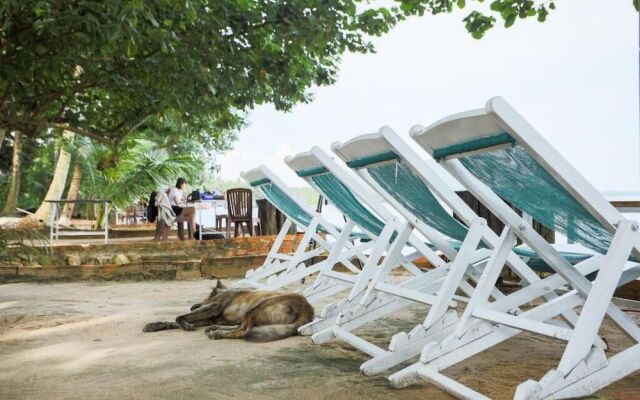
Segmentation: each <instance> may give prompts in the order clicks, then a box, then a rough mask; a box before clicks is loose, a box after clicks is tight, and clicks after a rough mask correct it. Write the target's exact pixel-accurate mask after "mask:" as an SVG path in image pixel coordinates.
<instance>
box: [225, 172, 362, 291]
mask: <svg viewBox="0 0 640 400" xmlns="http://www.w3.org/2000/svg"><path fill="white" fill-rule="evenodd" d="M241 176H242V178H243V179H244V180H246V181H247V182H249V183H251V182H256V181H260V180H263V179H267V180H269V181H270V183H271V184H273V185H276V186H277V187H278V188H279V189H280V190H281V191H283V192H284V193H285V194H286V195H287V196H288V197H289V198H290V199H291V200H293V201H294V202H295V203H296V204H297V206H298V207H300V208H301V209H303V210H304V211H305V212H306V213H307V214H309V215H310V216H313V217H312V220H311V223H310V224H309V225H308V226H303V225H302V224H298V225H297V227H298V228H299V229H300V230H302V231H303V236H302V239H301V240H300V242H299V243H298V246H297V247H296V249H295V251H294V252H293V254H291V253H288V252H281V248H282V244H283V243H284V239H285V238H286V236H287V234H288V232H289V229H290V228H291V225H292V224H293V221H294V220H293V219H292V218H291V216H289V215H287V214H286V212H285V210H283V209H280V210H281V211H282V212H283V213H285V215H287V219H286V220H285V223H284V224H283V226H282V228H281V229H280V232H279V233H278V236H277V237H276V240H275V242H274V243H273V245H272V246H271V249H270V251H269V254H268V255H267V257H266V259H265V261H264V263H263V264H262V266H260V267H258V268H256V269H252V270H249V271H247V273H246V275H245V278H244V279H243V280H241V281H238V282H236V283H235V284H234V285H233V286H234V287H246V286H249V287H253V288H256V289H260V290H276V289H280V288H282V287H285V286H287V285H290V284H292V283H294V282H298V281H300V280H302V279H303V278H306V277H309V276H311V275H313V274H315V273H317V272H319V271H321V270H323V269H325V266H326V265H328V264H331V266H333V265H334V264H336V263H342V264H343V265H345V266H346V267H347V268H349V269H350V270H352V271H354V272H355V273H357V272H358V271H359V269H358V268H357V267H356V266H355V265H353V263H352V262H351V260H352V259H353V258H354V257H355V258H358V259H360V260H361V261H362V262H364V261H366V259H367V258H366V255H365V252H366V251H368V250H369V249H370V248H371V247H372V243H354V242H353V238H352V237H351V233H352V227H353V224H350V223H347V224H346V225H345V227H344V228H343V229H341V230H340V231H338V229H337V228H336V227H334V226H333V225H332V224H331V223H329V222H328V221H327V220H326V219H325V218H324V217H323V216H322V215H321V214H320V213H318V212H316V211H314V210H311V209H310V208H309V207H307V206H306V205H305V204H304V203H303V202H301V201H300V200H299V199H298V198H297V196H296V195H295V194H294V193H293V191H291V189H289V188H288V187H287V185H285V183H284V182H283V181H282V180H281V179H280V178H278V176H277V175H275V174H274V173H273V172H271V171H270V170H269V168H267V167H265V166H260V167H259V168H256V169H252V170H250V171H247V172H242V173H241ZM259 186H260V185H258V188H257V189H258V190H260V188H259ZM273 205H274V206H275V207H277V208H278V205H277V204H273ZM320 226H321V227H322V228H323V229H324V230H325V231H326V234H320V233H319V231H318V229H319V227H320ZM332 239H333V240H332ZM312 242H315V244H316V246H317V247H315V248H313V247H312V246H311V244H312ZM327 252H328V256H327V258H325V259H324V260H322V261H320V262H317V263H310V264H309V265H307V261H309V260H313V258H315V257H318V256H321V255H323V254H324V253H327ZM343 275H345V276H344V277H342V278H343V279H342V280H340V279H337V278H335V279H333V280H332V281H331V282H326V281H323V282H324V284H323V285H317V284H316V285H311V286H312V287H310V288H308V289H307V290H306V291H305V296H306V297H307V300H309V301H310V302H316V301H318V300H321V299H323V298H325V297H328V296H331V295H333V294H335V293H337V292H340V291H342V290H345V289H347V288H348V287H349V286H350V285H348V284H344V283H343V282H344V281H347V282H349V283H350V281H351V280H353V278H351V277H349V276H348V275H346V274H343Z"/></svg>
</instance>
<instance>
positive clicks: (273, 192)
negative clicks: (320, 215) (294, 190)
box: [258, 182, 312, 226]
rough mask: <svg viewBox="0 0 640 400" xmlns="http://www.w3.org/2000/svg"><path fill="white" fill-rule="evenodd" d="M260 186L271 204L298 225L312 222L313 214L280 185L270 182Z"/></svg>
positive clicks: (306, 224)
mask: <svg viewBox="0 0 640 400" xmlns="http://www.w3.org/2000/svg"><path fill="white" fill-rule="evenodd" d="M258 188H259V189H260V191H261V192H262V194H264V197H266V198H267V200H269V201H270V202H271V204H273V205H274V206H276V208H278V209H279V210H280V211H282V212H283V213H284V214H285V215H286V216H287V217H289V218H291V219H292V220H293V221H294V222H295V223H296V225H300V226H309V225H310V224H311V220H312V217H311V215H309V213H308V212H306V211H305V210H304V209H303V208H302V207H300V206H299V205H298V203H296V202H295V201H294V200H293V199H292V198H291V197H289V195H287V194H286V193H285V192H284V191H283V190H282V189H280V188H279V187H278V186H276V185H274V184H273V183H270V182H269V183H266V184H263V185H260V186H258Z"/></svg>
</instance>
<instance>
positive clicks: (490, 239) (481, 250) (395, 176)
mask: <svg viewBox="0 0 640 400" xmlns="http://www.w3.org/2000/svg"><path fill="white" fill-rule="evenodd" d="M332 149H333V151H334V152H335V153H336V154H337V155H338V156H339V157H340V158H342V159H343V160H344V161H345V162H346V164H347V165H348V166H349V167H350V168H352V169H354V170H355V171H356V172H357V173H358V175H359V176H360V177H361V178H362V179H363V180H364V181H365V182H367V183H368V184H369V185H370V186H371V187H372V188H374V189H375V190H376V192H377V193H379V194H380V195H381V196H382V197H384V198H385V199H386V200H387V201H388V202H389V203H390V204H392V205H393V206H394V208H395V209H396V210H398V212H400V214H402V216H403V217H404V218H405V219H406V220H407V221H410V222H409V223H410V224H411V225H412V226H413V229H415V230H417V231H418V232H420V233H422V234H423V235H424V236H425V237H426V238H427V239H429V241H430V242H431V243H432V246H433V247H434V248H437V249H438V250H440V251H441V252H442V254H444V255H445V256H446V257H447V258H448V259H449V260H452V261H451V262H450V264H449V265H450V269H449V271H448V273H447V276H446V279H445V282H444V284H443V285H442V287H441V288H440V291H439V292H438V302H437V303H436V304H435V305H434V306H433V307H431V308H430V309H429V311H428V313H427V315H426V318H425V320H424V322H423V323H422V324H420V325H418V326H416V327H415V328H414V329H413V330H412V331H411V332H410V333H409V334H407V333H405V332H400V333H398V334H396V335H395V336H394V337H393V338H392V340H391V343H390V347H389V350H388V351H384V352H381V353H380V354H379V355H376V356H374V357H373V358H372V359H371V360H369V361H367V362H366V363H364V364H363V365H362V367H361V370H362V372H363V373H364V374H366V375H370V374H375V373H379V372H382V371H384V370H386V369H388V368H391V367H393V366H395V365H397V364H399V363H401V362H403V361H406V360H408V359H409V358H411V357H413V356H416V355H418V354H419V353H420V351H421V350H422V347H423V346H424V345H425V344H426V343H428V342H431V341H438V340H440V339H442V338H444V337H445V336H446V335H448V334H449V333H451V331H452V329H453V327H454V326H455V324H456V323H457V321H458V318H457V317H458V316H457V313H456V311H455V310H451V309H449V310H448V309H447V307H446V304H447V302H449V301H451V300H452V299H453V296H454V294H455V292H456V290H458V289H460V290H462V291H464V292H466V293H471V292H472V290H473V289H472V288H471V286H470V284H473V285H475V284H476V281H477V279H478V277H479V273H480V271H481V270H482V269H481V268H482V266H483V265H484V263H476V264H475V265H474V264H473V263H472V262H471V260H485V261H486V259H487V258H488V257H489V256H490V254H491V251H490V250H489V249H492V248H494V247H495V245H496V244H497V243H498V236H497V235H496V234H495V233H494V232H493V231H492V230H491V229H489V228H487V226H486V223H485V222H484V220H483V219H481V218H479V217H478V216H477V215H476V214H475V213H474V212H473V211H472V210H471V208H470V207H469V206H468V205H467V204H466V203H465V202H464V201H462V199H461V198H460V197H459V196H458V195H457V194H456V193H455V192H453V190H451V189H450V188H449V186H448V185H447V184H446V183H445V182H444V181H443V180H442V179H441V178H440V177H439V176H438V174H437V173H436V172H435V171H434V170H433V169H432V168H431V167H429V166H428V165H427V164H426V163H425V162H424V161H423V160H422V159H421V158H420V157H419V155H418V154H417V153H415V152H414V151H413V150H412V149H411V148H410V147H409V146H408V145H407V143H405V142H404V141H403V140H402V139H401V138H400V137H398V135H396V134H395V132H393V130H392V129H391V128H389V127H383V128H381V129H380V130H379V132H378V133H374V134H367V135H362V136H358V137H356V138H354V139H351V140H349V141H348V142H346V143H344V144H341V143H334V144H333V146H332ZM438 199H441V200H440V201H439V200H438ZM443 204H444V205H445V206H446V207H448V209H449V210H450V211H449V210H447V209H445V207H443ZM452 212H453V213H455V215H456V216H458V218H459V219H458V220H457V219H456V218H454V216H453V214H452ZM460 221H462V222H460ZM514 250H515V251H516V252H520V251H519V249H514ZM524 255H525V256H528V255H529V254H524ZM526 258H527V260H529V261H530V260H531V257H526ZM507 264H508V266H509V267H510V268H511V269H512V271H513V272H514V273H515V274H516V275H518V276H519V277H520V278H521V279H522V280H523V281H524V282H527V283H533V282H536V281H538V280H540V278H539V277H538V275H537V274H536V273H535V272H533V271H532V270H531V269H530V268H529V267H528V266H527V265H526V264H525V263H524V261H523V260H522V259H520V258H519V257H518V255H516V254H515V253H511V254H509V255H508V259H507ZM385 278H386V277H385V276H383V275H382V274H381V275H378V276H376V279H375V280H372V282H371V283H370V287H371V288H373V287H375V285H377V283H378V282H380V281H384V279H385ZM492 296H493V297H494V298H501V297H503V295H502V293H500V292H499V291H498V290H497V289H494V290H493V292H492ZM568 317H569V318H571V319H572V320H573V321H575V320H577V315H575V314H573V315H569V316H568ZM445 327H446V329H445ZM434 332H438V333H437V334H434Z"/></svg>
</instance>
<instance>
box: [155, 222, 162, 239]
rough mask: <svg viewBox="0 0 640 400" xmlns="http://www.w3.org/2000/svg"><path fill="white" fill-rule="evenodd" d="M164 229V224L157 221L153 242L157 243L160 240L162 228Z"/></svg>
mask: <svg viewBox="0 0 640 400" xmlns="http://www.w3.org/2000/svg"><path fill="white" fill-rule="evenodd" d="M163 227H164V222H162V221H160V220H158V221H156V233H155V235H154V236H153V240H155V241H158V240H160V239H162V228H163Z"/></svg>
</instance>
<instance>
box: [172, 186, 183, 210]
mask: <svg viewBox="0 0 640 400" xmlns="http://www.w3.org/2000/svg"><path fill="white" fill-rule="evenodd" d="M169 202H171V205H172V206H179V207H184V198H183V197H182V191H181V190H180V189H178V188H177V187H175V186H174V187H172V188H171V189H170V190H169Z"/></svg>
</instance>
